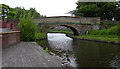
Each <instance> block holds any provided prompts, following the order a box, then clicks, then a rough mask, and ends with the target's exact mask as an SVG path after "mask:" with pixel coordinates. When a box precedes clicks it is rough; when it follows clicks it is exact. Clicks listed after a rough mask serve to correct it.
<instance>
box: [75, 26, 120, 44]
mask: <svg viewBox="0 0 120 69" xmlns="http://www.w3.org/2000/svg"><path fill="white" fill-rule="evenodd" d="M119 31H120V24H119V25H117V26H113V27H111V28H108V29H104V30H92V31H89V34H88V35H80V36H75V37H80V38H86V39H94V40H102V41H110V42H120V36H119V35H120V32H119Z"/></svg>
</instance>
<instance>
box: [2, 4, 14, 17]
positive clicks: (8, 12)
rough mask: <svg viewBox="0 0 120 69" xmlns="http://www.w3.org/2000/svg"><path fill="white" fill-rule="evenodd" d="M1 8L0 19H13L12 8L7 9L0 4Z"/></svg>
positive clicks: (6, 6)
mask: <svg viewBox="0 0 120 69" xmlns="http://www.w3.org/2000/svg"><path fill="white" fill-rule="evenodd" d="M0 6H1V8H0V16H2V18H4V17H7V18H12V17H13V18H14V16H15V15H16V12H15V11H14V9H13V8H11V7H9V6H8V5H5V4H0Z"/></svg>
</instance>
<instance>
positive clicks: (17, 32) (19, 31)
mask: <svg viewBox="0 0 120 69" xmlns="http://www.w3.org/2000/svg"><path fill="white" fill-rule="evenodd" d="M19 32H20V31H10V32H0V34H9V33H19Z"/></svg>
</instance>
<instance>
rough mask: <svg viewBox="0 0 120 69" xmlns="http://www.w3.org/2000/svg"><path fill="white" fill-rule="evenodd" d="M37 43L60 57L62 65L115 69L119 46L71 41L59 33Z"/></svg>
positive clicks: (51, 34)
mask: <svg viewBox="0 0 120 69" xmlns="http://www.w3.org/2000/svg"><path fill="white" fill-rule="evenodd" d="M47 35H48V38H47V39H46V40H42V41H39V42H38V43H39V44H40V45H41V46H43V48H44V49H45V48H49V49H50V50H51V51H52V52H54V53H55V54H56V55H59V56H60V57H62V59H61V60H62V65H65V64H66V66H71V67H117V66H118V65H119V61H120V59H119V56H118V55H120V50H119V49H120V46H118V45H115V44H107V43H101V42H94V41H87V40H80V39H72V38H70V37H67V36H66V35H65V34H61V33H48V34H47Z"/></svg>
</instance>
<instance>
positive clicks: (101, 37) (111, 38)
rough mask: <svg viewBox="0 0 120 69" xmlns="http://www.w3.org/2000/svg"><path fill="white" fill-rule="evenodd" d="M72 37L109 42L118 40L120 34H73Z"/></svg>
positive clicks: (119, 39)
mask: <svg viewBox="0 0 120 69" xmlns="http://www.w3.org/2000/svg"><path fill="white" fill-rule="evenodd" d="M74 37H80V38H86V39H95V40H103V41H111V42H120V36H118V35H81V36H74Z"/></svg>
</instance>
